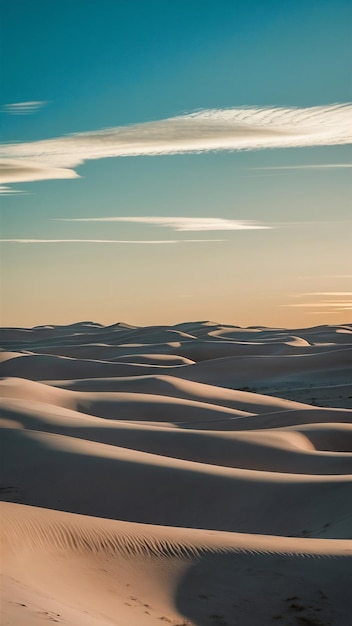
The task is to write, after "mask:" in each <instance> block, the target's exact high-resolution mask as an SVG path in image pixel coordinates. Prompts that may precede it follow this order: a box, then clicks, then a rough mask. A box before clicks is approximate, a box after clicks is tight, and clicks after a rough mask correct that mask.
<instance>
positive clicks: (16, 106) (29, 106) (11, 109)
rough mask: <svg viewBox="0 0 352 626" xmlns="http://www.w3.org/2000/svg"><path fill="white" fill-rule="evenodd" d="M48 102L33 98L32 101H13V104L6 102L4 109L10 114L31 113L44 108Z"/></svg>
mask: <svg viewBox="0 0 352 626" xmlns="http://www.w3.org/2000/svg"><path fill="white" fill-rule="evenodd" d="M46 104H47V102H46V101H45V100H33V101H32V102H13V103H12V104H4V106H3V107H2V110H3V112H4V113H9V114H10V115H30V114H31V113H35V112H36V111H39V109H42V108H43V106H45V105H46Z"/></svg>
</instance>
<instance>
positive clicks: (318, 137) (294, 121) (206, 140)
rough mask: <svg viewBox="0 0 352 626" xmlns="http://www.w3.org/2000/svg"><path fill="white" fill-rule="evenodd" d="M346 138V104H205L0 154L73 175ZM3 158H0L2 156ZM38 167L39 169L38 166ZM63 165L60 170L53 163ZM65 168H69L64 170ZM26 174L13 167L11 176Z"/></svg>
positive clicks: (350, 113)
mask: <svg viewBox="0 0 352 626" xmlns="http://www.w3.org/2000/svg"><path fill="white" fill-rule="evenodd" d="M351 142H352V105H351V104H346V105H339V104H336V105H330V106H318V107H310V108H278V107H276V108H258V107H241V108H233V109H210V110H202V111H197V112H195V113H190V114H186V115H180V116H177V117H171V118H168V119H163V120H158V121H154V122H145V123H142V124H133V125H130V126H117V127H114V128H108V129H105V130H99V131H91V132H85V133H77V134H72V135H66V136H63V137H57V138H53V139H46V140H42V141H33V142H27V143H14V144H5V145H3V146H2V147H1V151H0V158H2V159H7V162H8V165H11V162H12V159H18V160H25V161H26V162H27V165H28V167H33V168H35V167H37V173H38V178H34V171H33V177H32V178H31V180H43V176H44V174H46V176H45V178H49V177H50V173H51V174H52V177H53V178H67V177H70V178H72V177H73V173H72V168H76V167H78V166H79V165H81V164H82V163H84V162H85V161H87V160H91V159H103V158H109V157H119V156H120V157H122V156H139V155H144V156H146V155H150V156H153V155H171V154H184V153H202V152H209V151H219V150H222V151H224V150H226V151H231V150H257V149H260V148H289V147H305V146H327V145H343V144H349V143H351ZM3 164H4V161H3ZM43 168H44V169H45V172H43ZM60 168H63V172H62V176H60V174H59V172H58V169H60ZM67 168H68V169H67ZM67 172H71V174H70V175H69V174H68V173H67ZM22 180H28V178H25V179H24V178H23V173H22V172H21V171H18V173H17V177H14V178H13V179H12V181H13V182H15V181H16V182H20V181H22Z"/></svg>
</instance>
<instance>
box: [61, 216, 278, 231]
mask: <svg viewBox="0 0 352 626" xmlns="http://www.w3.org/2000/svg"><path fill="white" fill-rule="evenodd" d="M56 221H60V222H127V223H131V224H147V225H150V226H161V227H163V228H172V229H173V230H175V231H178V232H186V231H188V232H190V231H192V232H200V231H215V230H222V231H225V230H269V229H271V228H272V226H264V225H261V224H259V223H257V222H254V221H250V220H248V221H246V220H232V219H224V218H216V217H152V216H146V217H125V216H122V217H81V218H56Z"/></svg>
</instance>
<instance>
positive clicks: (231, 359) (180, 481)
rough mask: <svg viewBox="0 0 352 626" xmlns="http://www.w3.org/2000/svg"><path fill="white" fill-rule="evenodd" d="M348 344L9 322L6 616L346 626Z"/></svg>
mask: <svg viewBox="0 0 352 626" xmlns="http://www.w3.org/2000/svg"><path fill="white" fill-rule="evenodd" d="M351 337H352V327H351V326H350V325H348V324H346V325H344V326H320V327H316V328H305V329H295V330H285V329H270V328H265V327H252V328H240V327H237V326H226V327H225V326H222V325H220V324H217V323H216V322H211V321H200V322H189V323H183V324H178V325H176V326H172V327H168V326H153V327H135V326H131V325H129V324H126V323H117V324H113V325H111V326H103V325H101V324H97V323H94V322H81V323H77V324H72V325H70V326H50V325H48V326H38V327H35V328H33V329H18V328H3V329H0V345H1V348H2V351H1V352H0V377H1V379H0V427H1V432H2V437H1V441H2V472H1V474H2V477H1V491H0V495H1V499H2V502H1V518H2V521H1V552H2V557H3V566H2V580H1V592H2V603H1V610H2V619H3V623H4V624H7V625H8V626H15V625H16V626H17V625H19V626H36V625H37V624H39V625H40V624H43V625H45V624H47V623H48V621H51V622H56V623H58V624H63V625H64V624H65V625H68V626H98V625H99V626H111V625H112V624H118V625H119V626H155V625H157V624H161V623H163V622H165V623H166V624H170V626H181V625H182V626H234V625H236V626H267V625H269V624H270V625H272V624H273V623H279V624H280V623H282V624H297V625H299V624H311V625H319V626H322V625H327V624H330V625H332V626H341V625H344V624H348V623H349V619H350V614H351V609H352V605H351V599H350V590H349V587H350V581H349V578H350V569H351V558H352V504H351V503H352V339H351ZM253 599H255V601H253Z"/></svg>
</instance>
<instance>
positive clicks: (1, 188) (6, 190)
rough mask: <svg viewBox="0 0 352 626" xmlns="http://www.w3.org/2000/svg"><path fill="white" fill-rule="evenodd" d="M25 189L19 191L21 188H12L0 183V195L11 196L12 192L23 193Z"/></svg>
mask: <svg viewBox="0 0 352 626" xmlns="http://www.w3.org/2000/svg"><path fill="white" fill-rule="evenodd" d="M25 193H26V192H25V191H21V189H12V188H11V187H7V186H6V185H0V195H1V196H13V195H14V194H25Z"/></svg>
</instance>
